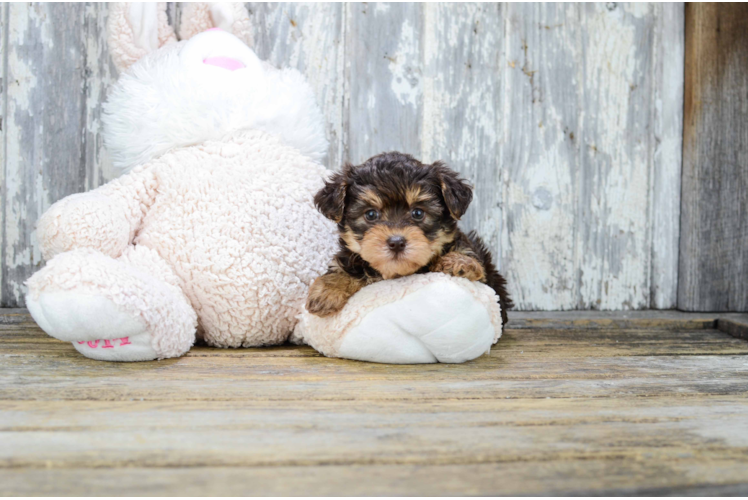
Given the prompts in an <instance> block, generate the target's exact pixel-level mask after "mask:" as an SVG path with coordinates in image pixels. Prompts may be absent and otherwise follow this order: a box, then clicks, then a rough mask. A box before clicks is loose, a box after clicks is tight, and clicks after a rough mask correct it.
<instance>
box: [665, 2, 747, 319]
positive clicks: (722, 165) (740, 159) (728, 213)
mask: <svg viewBox="0 0 748 500" xmlns="http://www.w3.org/2000/svg"><path fill="white" fill-rule="evenodd" d="M686 30H687V33H688V43H687V45H686V79H685V90H686V99H685V106H684V109H685V121H684V144H683V202H682V212H681V227H682V228H683V230H682V235H681V240H680V255H681V259H680V277H681V278H680V283H679V289H678V307H679V308H681V309H684V310H687V311H748V5H746V4H740V3H726V4H712V3H705V4H700V3H694V4H688V6H687V8H686Z"/></svg>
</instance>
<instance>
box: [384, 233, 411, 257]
mask: <svg viewBox="0 0 748 500" xmlns="http://www.w3.org/2000/svg"><path fill="white" fill-rule="evenodd" d="M407 246H408V240H406V239H405V237H403V236H400V235H395V236H390V237H389V238H387V248H389V249H390V251H391V252H392V253H394V254H395V255H397V254H399V253H401V252H402V251H403V250H405V247H407Z"/></svg>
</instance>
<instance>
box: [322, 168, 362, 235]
mask: <svg viewBox="0 0 748 500" xmlns="http://www.w3.org/2000/svg"><path fill="white" fill-rule="evenodd" d="M352 168H353V167H351V165H345V166H343V170H342V171H341V172H336V173H334V174H333V175H332V176H331V177H330V179H329V180H328V181H327V182H325V187H323V188H322V189H321V190H320V191H319V193H317V194H316V195H315V196H314V204H315V205H316V206H317V210H319V211H320V213H322V215H324V216H325V217H327V218H328V219H330V220H331V221H333V222H336V223H340V221H341V220H343V213H344V212H345V195H346V190H347V189H348V179H349V176H350V173H351V169H352Z"/></svg>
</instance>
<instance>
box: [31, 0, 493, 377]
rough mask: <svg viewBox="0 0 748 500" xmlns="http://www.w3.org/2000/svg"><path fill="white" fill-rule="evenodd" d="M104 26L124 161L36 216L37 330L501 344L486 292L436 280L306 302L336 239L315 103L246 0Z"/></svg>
mask: <svg viewBox="0 0 748 500" xmlns="http://www.w3.org/2000/svg"><path fill="white" fill-rule="evenodd" d="M108 29H109V50H110V53H111V55H112V59H113V61H114V63H115V65H116V66H117V67H118V69H119V70H120V72H121V76H120V79H119V80H118V81H117V83H116V84H115V85H114V86H113V87H112V88H111V89H110V92H109V95H108V99H107V102H106V103H105V105H104V115H103V119H102V120H103V122H104V140H105V145H106V147H107V149H108V151H109V154H110V156H111V158H112V161H113V164H114V166H115V167H117V168H118V169H120V170H121V171H122V173H123V174H122V175H121V176H120V177H118V178H117V179H115V180H113V181H111V182H109V183H108V184H106V185H104V186H101V187H100V188H98V189H95V190H93V191H90V192H87V193H81V194H74V195H71V196H68V197H67V198H64V199H62V200H60V201H58V202H57V203H55V204H54V205H52V207H50V209H49V210H48V211H47V212H46V213H45V214H44V215H43V216H42V217H41V218H40V220H39V221H38V225H37V236H38V239H39V241H40V244H41V248H42V253H43V255H44V257H45V259H46V260H47V264H46V266H45V267H44V268H43V269H41V270H40V271H39V272H37V273H36V274H34V275H33V276H32V277H31V278H29V280H28V281H27V283H26V284H27V287H28V293H27V296H26V303H27V306H28V308H29V311H30V313H31V315H32V316H33V318H34V319H35V320H36V322H37V323H38V324H39V326H40V327H41V328H42V329H43V330H44V331H45V332H47V333H48V334H49V335H51V336H53V337H55V338H57V339H60V340H65V341H70V342H72V344H73V346H74V347H75V348H76V349H77V350H78V351H79V352H80V353H81V354H83V355H84V356H87V357H89V358H93V359H98V360H109V361H146V360H154V359H163V358H170V357H178V356H181V355H183V354H185V353H186V352H187V351H188V350H189V349H190V347H191V346H192V345H193V344H194V343H195V341H196V340H197V339H202V340H204V342H205V343H207V344H208V345H211V346H215V347H251V346H267V345H277V344H281V343H284V342H286V341H288V340H289V339H290V340H292V341H294V342H297V343H302V342H305V343H308V344H310V345H312V346H313V347H315V348H317V349H318V350H320V351H321V352H322V353H323V354H326V355H328V356H338V357H348V358H352V359H361V360H368V361H380V362H392V363H423V362H435V361H447V362H461V361H466V360H468V359H473V358H475V357H477V356H479V355H481V354H483V353H484V352H486V351H487V350H488V349H489V348H490V346H491V344H492V343H493V342H495V341H496V339H498V337H499V335H500V333H501V319H500V315H501V312H500V309H499V308H498V304H497V303H496V300H495V296H494V295H493V291H492V290H490V289H489V288H488V287H486V286H484V285H480V284H476V283H470V282H467V281H466V280H462V279H458V278H452V277H449V276H445V275H420V276H411V277H407V278H403V279H402V280H390V281H388V282H382V283H378V284H376V285H373V286H371V287H367V288H366V289H364V290H362V291H361V292H360V293H359V294H357V295H356V296H355V297H354V298H353V299H352V300H351V301H350V302H349V304H348V305H347V306H346V307H345V308H344V309H343V310H342V311H341V312H340V313H339V314H337V315H336V316H334V317H332V318H317V317H313V316H311V315H310V314H309V313H308V312H306V311H305V310H304V307H303V304H304V301H305V298H306V294H307V291H308V288H309V285H310V284H311V282H312V281H313V280H314V279H315V278H316V277H317V276H319V275H320V274H322V273H324V272H325V270H326V267H327V265H328V263H329V262H330V259H331V256H332V255H333V254H334V253H335V251H336V240H337V236H336V232H335V228H334V225H333V224H332V223H331V222H330V221H328V220H327V219H326V218H325V217H324V216H322V215H321V214H320V213H318V212H317V210H316V209H315V208H314V205H313V201H312V199H313V196H314V194H315V193H316V192H317V191H318V190H319V189H320V188H321V187H322V186H323V184H324V179H325V178H326V177H327V176H328V174H329V172H328V171H327V170H326V169H325V168H324V167H323V166H322V165H321V164H320V161H322V160H323V158H324V156H325V151H326V149H327V141H326V139H325V135H324V127H323V121H322V115H321V113H320V111H319V108H318V107H317V105H316V103H315V98H314V95H313V92H312V90H311V88H310V86H309V85H308V83H307V82H306V81H305V79H304V77H303V76H302V75H301V74H300V73H299V72H298V71H296V70H292V69H283V70H279V69H276V68H274V67H272V66H271V65H269V64H267V63H265V62H263V61H260V60H259V58H258V57H257V56H256V55H255V53H254V52H253V51H252V49H251V48H250V47H251V46H252V35H251V31H250V22H249V17H248V14H247V11H246V9H245V8H244V7H243V6H242V5H241V4H185V6H184V9H183V13H182V18H181V25H180V29H179V35H180V37H181V41H177V37H176V35H175V33H174V30H173V29H172V28H171V27H170V26H169V24H168V20H167V15H166V5H165V4H163V3H161V4H136V3H132V4H111V6H110V15H109V21H108ZM455 320H456V321H455ZM448 323H449V324H450V325H451V326H450V327H449V328H441V330H442V331H441V333H440V331H439V329H440V325H445V324H448ZM294 329H295V331H294Z"/></svg>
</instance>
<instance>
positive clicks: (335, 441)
mask: <svg viewBox="0 0 748 500" xmlns="http://www.w3.org/2000/svg"><path fill="white" fill-rule="evenodd" d="M513 318H514V319H513V321H512V328H511V329H509V330H508V331H507V332H506V333H505V335H504V338H502V340H501V341H500V342H499V344H498V345H497V346H495V347H494V349H493V351H492V352H491V354H490V355H489V356H484V357H482V358H480V359H478V360H476V361H474V362H470V363H466V364H463V365H421V366H391V365H378V364H368V363H360V362H354V361H344V360H336V359H327V358H324V357H321V356H320V355H318V354H317V353H316V352H314V351H313V350H311V349H309V348H303V347H280V348H271V349H243V350H219V349H209V348H195V349H194V350H193V351H192V352H190V354H189V355H188V356H185V357H183V358H181V359H171V360H165V361H160V362H151V363H135V364H116V363H104V362H97V361H92V360H89V359H86V358H83V357H81V356H80V355H79V354H78V353H77V352H76V351H75V350H74V349H73V347H72V346H71V345H70V344H69V343H63V342H59V341H56V340H54V339H51V338H49V337H47V336H46V335H44V334H43V333H42V332H41V331H40V330H39V329H38V328H37V327H36V326H35V325H34V324H33V323H32V322H31V320H30V319H29V317H28V316H26V315H25V313H23V312H16V313H15V314H11V313H8V312H7V311H6V313H5V315H4V316H3V315H0V359H1V360H2V361H1V362H0V493H2V494H4V495H48V494H54V495H145V494H148V495H166V494H169V495H223V494H225V495H237V494H241V495H284V494H285V495H298V494H304V495H337V494H346V495H366V494H375V495H383V494H387V495H390V494H400V495H413V494H421V495H451V494H467V495H478V494H480V495H482V494H491V495H504V494H531V495H532V494H536V495H537V494H654V495H657V494H682V495H685V494H712V495H713V494H743V495H746V494H748V342H747V341H746V340H742V339H740V338H736V337H735V336H732V335H730V334H729V333H726V331H730V332H732V333H733V334H734V335H737V336H739V335H741V334H742V333H741V332H743V333H744V332H746V331H748V329H747V328H748V327H746V325H748V322H746V321H745V317H743V318H740V317H737V318H732V319H730V318H728V319H727V320H721V321H720V323H719V324H717V323H716V322H715V316H713V315H712V316H710V315H700V316H698V315H697V316H694V315H685V314H678V313H665V314H659V315H658V314H652V313H642V314H638V315H621V314H618V315H605V314H597V315H595V314H588V315H586V316H585V315H579V314H577V315H573V314H572V315H564V314H558V313H556V314H539V315H531V314H530V315H528V314H519V313H517V314H515V315H514V316H513ZM717 326H719V328H721V329H722V330H724V331H720V330H718V329H717V328H716V327H717Z"/></svg>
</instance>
